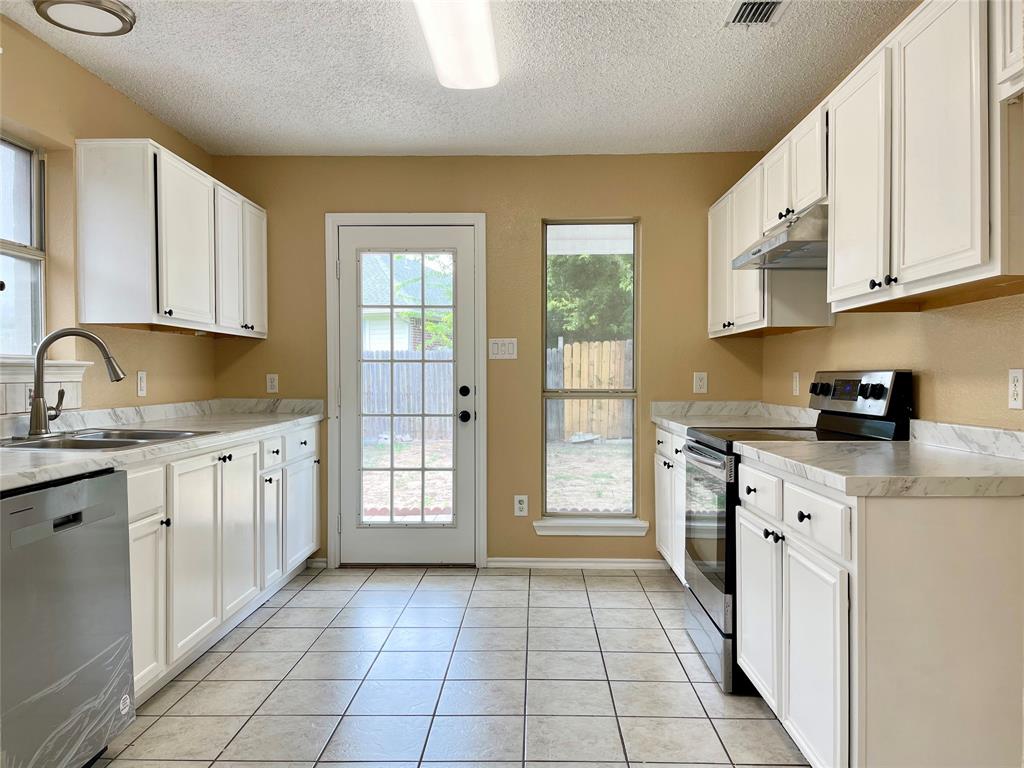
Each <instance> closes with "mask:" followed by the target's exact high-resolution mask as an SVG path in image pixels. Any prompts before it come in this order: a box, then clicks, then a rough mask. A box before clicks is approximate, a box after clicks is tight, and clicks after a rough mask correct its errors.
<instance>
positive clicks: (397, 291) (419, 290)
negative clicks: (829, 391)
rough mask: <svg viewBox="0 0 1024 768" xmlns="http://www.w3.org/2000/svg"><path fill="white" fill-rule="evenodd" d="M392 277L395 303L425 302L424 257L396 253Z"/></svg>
mask: <svg viewBox="0 0 1024 768" xmlns="http://www.w3.org/2000/svg"><path fill="white" fill-rule="evenodd" d="M392 277H393V284H392V290H393V292H394V293H393V296H394V298H393V299H392V303H393V304H396V305H417V304H422V303H423V258H422V257H421V256H420V254H418V253H396V254H394V258H393V259H392Z"/></svg>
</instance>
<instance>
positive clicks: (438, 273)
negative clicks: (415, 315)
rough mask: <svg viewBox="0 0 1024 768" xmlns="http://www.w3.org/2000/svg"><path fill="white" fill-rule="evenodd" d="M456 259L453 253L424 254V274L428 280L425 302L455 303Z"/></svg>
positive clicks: (442, 304)
mask: <svg viewBox="0 0 1024 768" xmlns="http://www.w3.org/2000/svg"><path fill="white" fill-rule="evenodd" d="M454 274H455V259H454V256H453V254H451V253H426V254H424V255H423V275H424V279H425V282H426V287H425V293H426V296H425V297H424V300H423V303H424V304H432V305H439V306H450V305H452V304H453V303H454V298H455V290H454V283H453V277H454Z"/></svg>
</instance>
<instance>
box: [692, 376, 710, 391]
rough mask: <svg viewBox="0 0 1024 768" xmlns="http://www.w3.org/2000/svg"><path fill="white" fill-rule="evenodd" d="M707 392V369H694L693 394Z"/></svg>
mask: <svg viewBox="0 0 1024 768" xmlns="http://www.w3.org/2000/svg"><path fill="white" fill-rule="evenodd" d="M707 393H708V374H707V371H694V372H693V394H695V395H706V394H707Z"/></svg>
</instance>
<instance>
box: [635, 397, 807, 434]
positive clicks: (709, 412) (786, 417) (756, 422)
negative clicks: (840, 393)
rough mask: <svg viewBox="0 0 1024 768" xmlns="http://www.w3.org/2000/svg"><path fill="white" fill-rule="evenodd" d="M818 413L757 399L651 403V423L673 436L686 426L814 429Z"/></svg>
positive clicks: (683, 432) (682, 430)
mask: <svg viewBox="0 0 1024 768" xmlns="http://www.w3.org/2000/svg"><path fill="white" fill-rule="evenodd" d="M817 418H818V412H817V411H816V410H814V409H813V408H797V407H794V406H790V405H774V404H772V403H762V402H759V401H757V400H682V401H678V402H654V403H651V421H653V422H654V423H655V424H656V425H658V426H659V427H661V428H662V429H666V430H668V431H669V432H672V433H673V434H676V435H680V436H682V435H685V434H686V429H687V427H738V428H748V429H766V428H776V429H793V428H796V427H813V426H814V422H815V421H816V420H817Z"/></svg>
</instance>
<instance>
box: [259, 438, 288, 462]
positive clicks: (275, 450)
mask: <svg viewBox="0 0 1024 768" xmlns="http://www.w3.org/2000/svg"><path fill="white" fill-rule="evenodd" d="M283 448H284V438H283V437H268V438H267V439H266V440H264V441H263V442H262V443H261V444H260V454H261V456H262V462H263V463H262V464H261V466H262V467H263V468H264V469H266V468H267V467H272V466H274V465H275V464H280V463H281V462H282V461H283V460H284V457H283V455H282V454H283V450H282V449H283Z"/></svg>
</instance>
